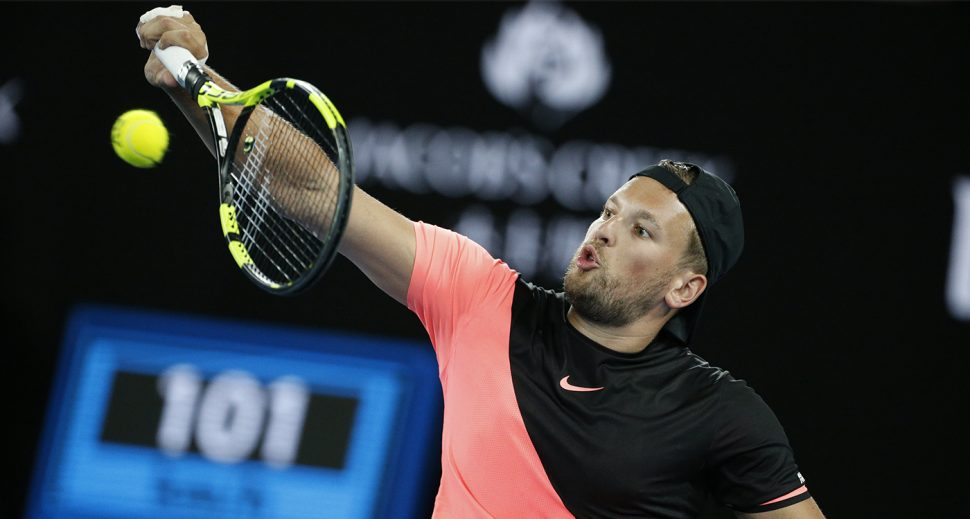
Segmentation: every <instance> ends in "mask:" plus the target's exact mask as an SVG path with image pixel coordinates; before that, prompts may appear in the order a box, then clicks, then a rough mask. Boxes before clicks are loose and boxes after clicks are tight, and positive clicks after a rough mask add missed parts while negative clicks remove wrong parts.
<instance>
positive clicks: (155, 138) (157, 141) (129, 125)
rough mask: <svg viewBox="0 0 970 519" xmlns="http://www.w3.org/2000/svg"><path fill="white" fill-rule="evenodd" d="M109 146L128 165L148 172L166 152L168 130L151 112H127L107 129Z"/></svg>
mask: <svg viewBox="0 0 970 519" xmlns="http://www.w3.org/2000/svg"><path fill="white" fill-rule="evenodd" d="M111 146H112V147H113V148H114V149H115V153H117V154H118V156H119V157H121V159H122V160H124V161H125V162H127V163H128V164H131V165H132V166H135V167H138V168H151V167H154V166H156V165H158V163H160V162H161V161H162V157H164V156H165V152H166V151H167V150H168V130H166V129H165V125H164V124H163V123H162V120H161V119H159V118H158V114H156V113H155V112H153V111H151V110H129V111H127V112H125V113H123V114H121V117H119V118H118V120H117V121H115V124H114V126H112V127H111Z"/></svg>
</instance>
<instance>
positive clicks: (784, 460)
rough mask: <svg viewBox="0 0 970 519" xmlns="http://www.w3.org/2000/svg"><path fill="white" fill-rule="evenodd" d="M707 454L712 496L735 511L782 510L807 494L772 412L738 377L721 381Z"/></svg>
mask: <svg viewBox="0 0 970 519" xmlns="http://www.w3.org/2000/svg"><path fill="white" fill-rule="evenodd" d="M721 384H722V386H721V387H720V393H721V396H720V400H719V406H718V416H717V422H718V425H717V428H716V429H715V432H714V437H713V441H712V443H711V447H710V451H709V453H708V464H707V466H708V474H707V476H708V480H709V485H710V489H711V492H712V494H713V496H714V498H715V499H716V500H717V501H718V502H719V503H721V504H723V505H726V506H727V507H729V508H731V509H732V510H736V511H739V512H748V513H750V512H765V511H768V510H775V509H778V508H784V507H786V506H789V505H792V504H795V503H797V502H799V501H803V500H805V499H808V498H809V497H810V495H809V493H808V491H807V488H806V487H805V480H804V479H803V478H802V475H801V474H800V473H799V472H798V465H796V464H795V456H794V454H793V453H792V449H791V447H790V446H789V444H788V437H787V436H785V431H784V429H782V427H781V424H780V423H779V422H778V418H777V417H776V416H775V413H773V412H772V411H771V409H770V408H769V407H768V405H767V404H765V402H764V400H762V399H761V397H760V396H758V394H757V393H755V392H754V390H753V389H751V388H750V387H749V386H748V385H747V384H746V383H745V382H744V381H742V380H735V379H732V378H731V377H726V380H723V381H722V382H721Z"/></svg>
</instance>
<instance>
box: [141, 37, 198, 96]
mask: <svg viewBox="0 0 970 519" xmlns="http://www.w3.org/2000/svg"><path fill="white" fill-rule="evenodd" d="M153 51H154V52H155V55H156V56H158V59H159V61H161V62H162V65H165V68H166V69H168V71H169V72H171V73H172V75H173V76H175V81H177V82H178V84H179V85H180V86H181V87H182V88H185V89H186V90H188V91H189V93H191V94H192V96H193V97H195V96H198V95H199V90H200V89H201V88H202V85H203V84H205V82H206V81H211V79H210V78H209V75H208V74H206V73H205V72H204V71H203V70H202V65H200V64H199V60H197V59H195V56H193V55H192V53H191V52H189V51H188V50H187V49H185V48H183V47H176V46H174V45H172V46H171V47H168V48H165V49H161V48H159V47H158V45H157V44H156V45H155V48H154V49H153Z"/></svg>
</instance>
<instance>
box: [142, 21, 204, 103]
mask: <svg viewBox="0 0 970 519" xmlns="http://www.w3.org/2000/svg"><path fill="white" fill-rule="evenodd" d="M135 34H137V35H138V43H139V45H140V46H141V47H142V48H143V49H147V50H149V51H150V50H152V49H154V48H155V46H156V45H158V46H159V47H160V48H162V49H165V48H168V47H170V46H173V45H175V46H178V47H182V48H184V49H186V50H188V51H189V52H191V53H192V55H193V56H195V57H196V59H198V60H199V61H200V62H203V63H204V62H205V59H206V58H208V56H209V48H208V45H207V42H206V37H205V33H204V32H202V27H201V26H200V25H199V24H198V23H197V22H196V21H195V18H194V17H193V16H192V14H191V13H189V12H188V11H182V10H181V8H179V7H178V6H171V7H168V8H156V9H152V10H151V11H149V12H147V13H145V14H144V15H143V16H142V17H141V19H140V20H139V21H138V25H136V26H135ZM144 73H145V79H146V80H147V81H148V82H149V83H150V84H152V85H154V86H158V87H168V88H175V87H177V86H178V84H177V83H176V81H175V77H174V76H172V74H171V72H169V71H168V70H167V69H166V68H165V66H164V65H162V62H161V61H159V59H158V58H157V57H156V56H155V54H154V53H151V54H150V55H149V58H148V61H147V62H145V69H144Z"/></svg>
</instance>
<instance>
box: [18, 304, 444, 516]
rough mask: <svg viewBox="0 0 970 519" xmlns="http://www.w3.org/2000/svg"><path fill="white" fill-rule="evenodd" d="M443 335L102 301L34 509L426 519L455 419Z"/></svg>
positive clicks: (81, 328)
mask: <svg viewBox="0 0 970 519" xmlns="http://www.w3.org/2000/svg"><path fill="white" fill-rule="evenodd" d="M437 380H438V378H437V368H436V363H435V359H434V355H433V353H432V350H431V347H430V346H429V345H427V344H414V343H409V342H403V341H397V340H390V339H383V338H375V337H367V336H354V335H346V334H337V333H324V332H319V331H301V330H289V329H282V328H278V327H271V326H257V325H253V324H242V323H233V322H226V321H217V320H206V319H201V318H190V317H185V316H169V315H161V314H153V313H145V312H135V311H130V310H121V309H111V308H98V307H87V308H81V309H79V310H76V311H75V312H74V313H73V314H72V317H71V320H70V324H69V327H68V333H67V336H66V340H65V342H64V345H63V351H62V358H61V362H60V365H59V367H58V374H57V377H56V382H55V383H56V386H55V388H54V391H53V397H52V399H51V404H50V406H49V409H48V417H47V421H46V425H45V433H44V438H43V443H42V447H41V451H40V455H39V459H38V465H37V469H36V474H35V477H34V483H33V488H32V495H31V500H30V506H29V509H28V516H29V517H125V518H139V517H145V518H148V517H152V518H154V517H185V518H202V517H204V518H207V519H212V518H217V517H233V518H239V517H251V518H304V517H328V518H329V517H334V518H344V517H346V518H358V517H359V518H366V517H383V516H393V517H412V516H414V515H415V513H416V508H417V507H418V506H419V499H420V498H421V497H422V494H421V493H422V491H423V490H424V489H425V487H424V485H425V484H426V481H425V479H426V478H425V476H427V474H428V469H429V461H433V460H435V456H436V455H435V453H433V452H431V448H432V446H433V445H435V443H434V440H435V439H436V436H435V435H437V434H438V428H439V427H440V409H441V407H440V406H441V394H440V388H439V386H438V382H437Z"/></svg>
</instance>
